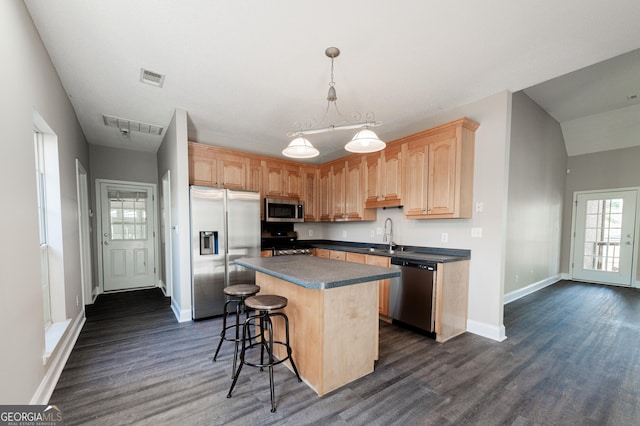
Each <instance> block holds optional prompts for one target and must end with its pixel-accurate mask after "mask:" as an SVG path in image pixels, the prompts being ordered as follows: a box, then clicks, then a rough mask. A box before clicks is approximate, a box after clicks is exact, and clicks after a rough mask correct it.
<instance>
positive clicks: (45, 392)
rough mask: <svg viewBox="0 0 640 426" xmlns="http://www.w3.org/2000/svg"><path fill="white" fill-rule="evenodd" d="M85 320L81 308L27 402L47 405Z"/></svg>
mask: <svg viewBox="0 0 640 426" xmlns="http://www.w3.org/2000/svg"><path fill="white" fill-rule="evenodd" d="M86 320H87V319H86V317H85V316H84V309H83V310H81V311H80V313H79V314H78V316H76V318H75V319H74V320H73V322H72V323H71V326H70V327H69V329H68V330H67V332H66V333H65V335H64V336H63V337H62V340H61V341H60V343H59V344H58V347H57V348H56V350H55V351H54V352H53V353H52V354H51V356H50V357H49V359H48V361H47V364H48V368H47V372H46V373H45V375H44V378H43V379H42V381H41V382H40V386H38V389H37V390H36V393H35V394H34V395H33V397H32V398H31V402H29V404H32V405H47V404H48V403H49V398H51V395H52V394H53V390H54V389H55V388H56V384H57V383H58V379H60V375H61V374H62V370H63V369H64V366H65V364H66V363H67V360H68V359H69V355H71V350H72V349H73V346H74V345H75V344H76V341H77V340H78V336H79V335H80V331H81V330H82V327H83V326H84V323H85V321H86Z"/></svg>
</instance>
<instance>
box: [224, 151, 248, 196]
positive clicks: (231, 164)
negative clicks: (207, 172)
mask: <svg viewBox="0 0 640 426" xmlns="http://www.w3.org/2000/svg"><path fill="white" fill-rule="evenodd" d="M217 161H218V170H219V177H218V183H219V185H220V186H222V187H223V188H229V189H238V190H244V189H247V181H246V178H247V163H246V161H245V160H244V158H242V157H241V156H235V155H227V154H219V155H218V156H217Z"/></svg>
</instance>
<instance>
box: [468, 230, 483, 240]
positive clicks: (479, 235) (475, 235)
mask: <svg viewBox="0 0 640 426" xmlns="http://www.w3.org/2000/svg"><path fill="white" fill-rule="evenodd" d="M471 238H482V228H471Z"/></svg>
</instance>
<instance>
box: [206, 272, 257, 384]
mask: <svg viewBox="0 0 640 426" xmlns="http://www.w3.org/2000/svg"><path fill="white" fill-rule="evenodd" d="M259 291H260V287H259V286H257V285H255V284H235V285H230V286H227V287H225V288H224V290H223V292H224V294H225V295H226V296H227V300H226V301H225V302H224V312H223V314H222V315H223V316H222V330H221V331H220V341H219V342H218V347H217V349H216V353H215V354H214V355H213V361H216V360H217V358H218V353H219V352H220V347H221V346H222V342H224V341H229V342H234V346H235V347H234V351H233V367H232V370H231V374H232V377H233V373H234V372H235V371H236V364H237V360H238V347H239V345H240V342H241V340H242V339H241V338H240V329H241V327H242V326H241V324H240V315H241V314H242V313H243V312H244V314H245V320H246V319H247V318H249V311H248V310H247V309H246V306H245V300H246V299H247V297H250V296H254V295H256V294H258V292H259ZM232 303H233V304H235V308H236V309H235V323H232V324H231V325H227V317H228V316H229V314H232V313H234V312H233V311H231V312H230V311H229V305H230V304H232ZM232 330H233V331H235V333H233V334H231V333H229V331H232ZM229 334H231V336H230V335H229Z"/></svg>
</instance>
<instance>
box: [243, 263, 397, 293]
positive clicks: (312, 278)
mask: <svg viewBox="0 0 640 426" xmlns="http://www.w3.org/2000/svg"><path fill="white" fill-rule="evenodd" d="M235 263H236V264H238V265H240V266H244V267H246V268H249V269H252V270H254V271H258V272H262V273H265V274H267V275H271V276H273V277H276V278H280V279H282V280H285V281H289V282H292V283H294V284H297V285H299V286H302V287H305V288H309V289H319V290H327V289H331V288H335V287H341V286H345V285H351V284H358V283H363V282H368V281H377V280H383V279H386V278H393V277H399V276H400V271H398V270H395V269H389V268H384V267H382V266H373V265H365V264H360V263H351V262H342V261H338V260H330V259H322V258H318V257H315V256H274V257H255V258H254V257H250V258H249V257H245V258H241V259H236V260H235Z"/></svg>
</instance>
